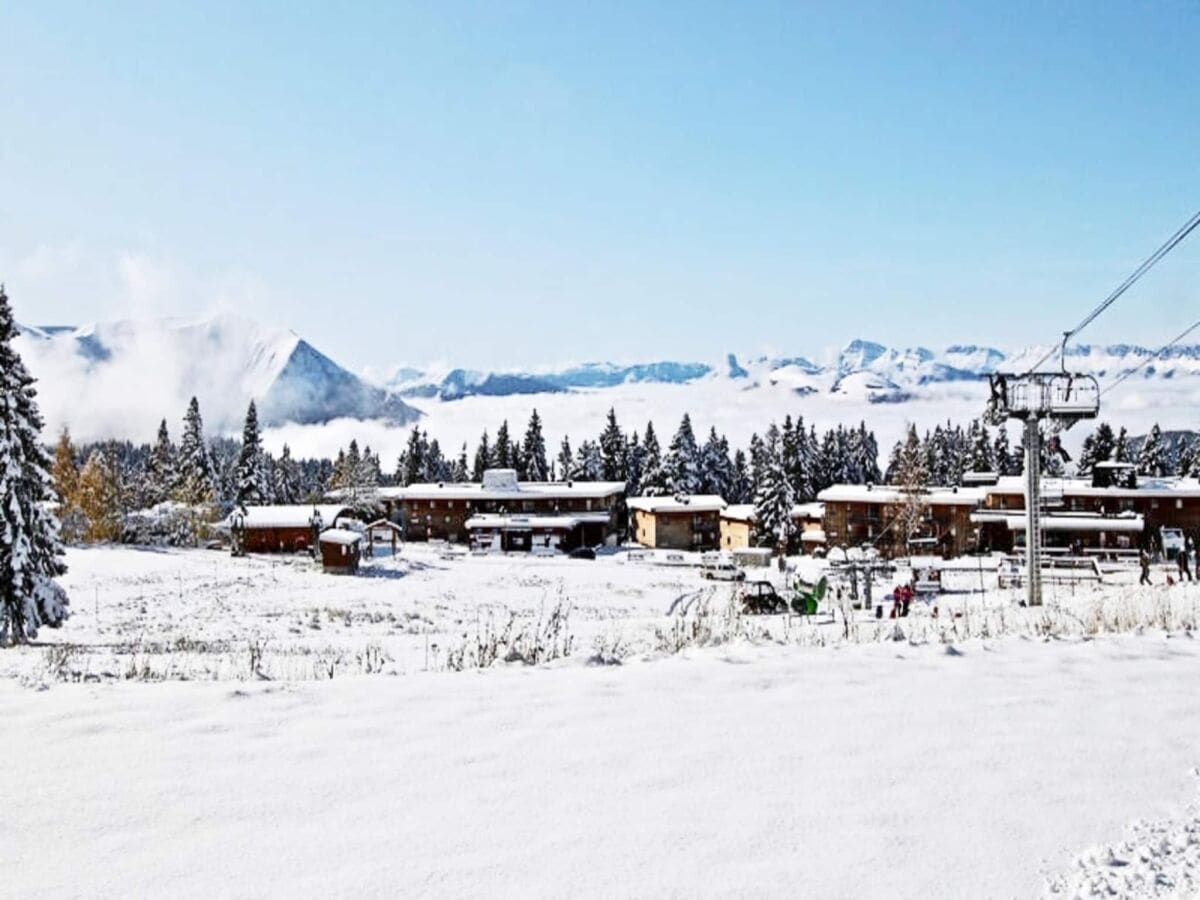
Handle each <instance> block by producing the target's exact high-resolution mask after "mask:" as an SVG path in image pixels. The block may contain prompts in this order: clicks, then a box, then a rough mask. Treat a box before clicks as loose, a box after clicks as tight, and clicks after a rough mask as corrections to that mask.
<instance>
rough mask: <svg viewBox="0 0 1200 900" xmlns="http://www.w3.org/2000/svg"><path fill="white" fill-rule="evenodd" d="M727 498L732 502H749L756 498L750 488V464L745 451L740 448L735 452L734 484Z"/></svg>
mask: <svg viewBox="0 0 1200 900" xmlns="http://www.w3.org/2000/svg"><path fill="white" fill-rule="evenodd" d="M726 499H727V500H728V501H729V502H730V503H749V502H750V501H751V500H753V499H754V492H753V491H752V490H751V489H750V464H749V463H748V462H747V460H746V453H745V451H743V450H740V449H739V450H737V451H736V452H735V453H734V454H733V485H732V487H731V488H730V489H729V496H728V497H727V498H726Z"/></svg>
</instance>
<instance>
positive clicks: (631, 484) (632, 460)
mask: <svg viewBox="0 0 1200 900" xmlns="http://www.w3.org/2000/svg"><path fill="white" fill-rule="evenodd" d="M625 463H626V470H627V471H626V473H625V493H626V496H629V497H638V496H641V493H642V472H643V471H644V470H645V466H646V450H645V448H644V447H643V446H642V439H641V438H640V437H639V436H638V433H637V431H636V430H635V431H634V432H633V434H631V435H630V436H629V443H628V444H627V445H626V447H625Z"/></svg>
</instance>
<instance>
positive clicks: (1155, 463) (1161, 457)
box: [1138, 422, 1167, 478]
mask: <svg viewBox="0 0 1200 900" xmlns="http://www.w3.org/2000/svg"><path fill="white" fill-rule="evenodd" d="M1166 472H1167V462H1166V448H1165V447H1164V446H1163V437H1162V429H1161V428H1159V427H1158V423H1157V422H1155V423H1154V427H1152V428H1151V429H1150V433H1149V434H1148V435H1146V437H1145V438H1144V439H1143V440H1142V446H1141V448H1140V449H1139V450H1138V474H1139V475H1149V476H1150V477H1152V478H1161V477H1162V476H1163V475H1165V474H1166Z"/></svg>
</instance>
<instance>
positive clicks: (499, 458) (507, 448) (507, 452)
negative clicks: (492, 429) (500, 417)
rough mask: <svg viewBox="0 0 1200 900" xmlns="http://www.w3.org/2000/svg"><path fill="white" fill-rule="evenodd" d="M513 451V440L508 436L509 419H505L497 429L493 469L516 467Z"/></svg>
mask: <svg viewBox="0 0 1200 900" xmlns="http://www.w3.org/2000/svg"><path fill="white" fill-rule="evenodd" d="M514 457H515V453H514V452H513V445H512V441H511V440H510V439H509V436H508V420H507V419H505V420H504V421H503V422H501V423H500V427H499V428H498V429H497V430H496V443H495V444H493V445H492V464H491V468H493V469H515V468H516V460H515V458H514Z"/></svg>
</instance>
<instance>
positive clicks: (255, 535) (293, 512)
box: [217, 504, 352, 553]
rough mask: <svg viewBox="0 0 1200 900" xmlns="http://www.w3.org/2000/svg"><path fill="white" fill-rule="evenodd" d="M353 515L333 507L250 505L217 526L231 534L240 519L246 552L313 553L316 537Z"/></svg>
mask: <svg viewBox="0 0 1200 900" xmlns="http://www.w3.org/2000/svg"><path fill="white" fill-rule="evenodd" d="M351 514H352V511H351V509H350V507H348V506H339V505H330V504H326V505H318V506H311V505H309V504H299V505H294V506H247V507H245V508H243V509H235V510H234V511H233V512H231V513H230V514H229V515H228V516H226V517H225V519H224V520H222V521H221V522H220V523H219V524H218V526H217V527H218V528H220V529H221V530H224V531H229V530H230V529H231V528H232V527H233V526H234V525H235V522H236V521H237V520H238V519H239V518H240V523H241V527H242V528H243V538H242V549H244V550H245V551H246V552H248V553H296V552H300V551H308V550H311V549H312V547H313V543H314V535H315V534H317V533H318V532H320V531H321V530H323V529H325V528H330V527H333V525H334V524H335V523H336V522H337V520H338V519H339V518H342V517H350V516H351Z"/></svg>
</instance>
